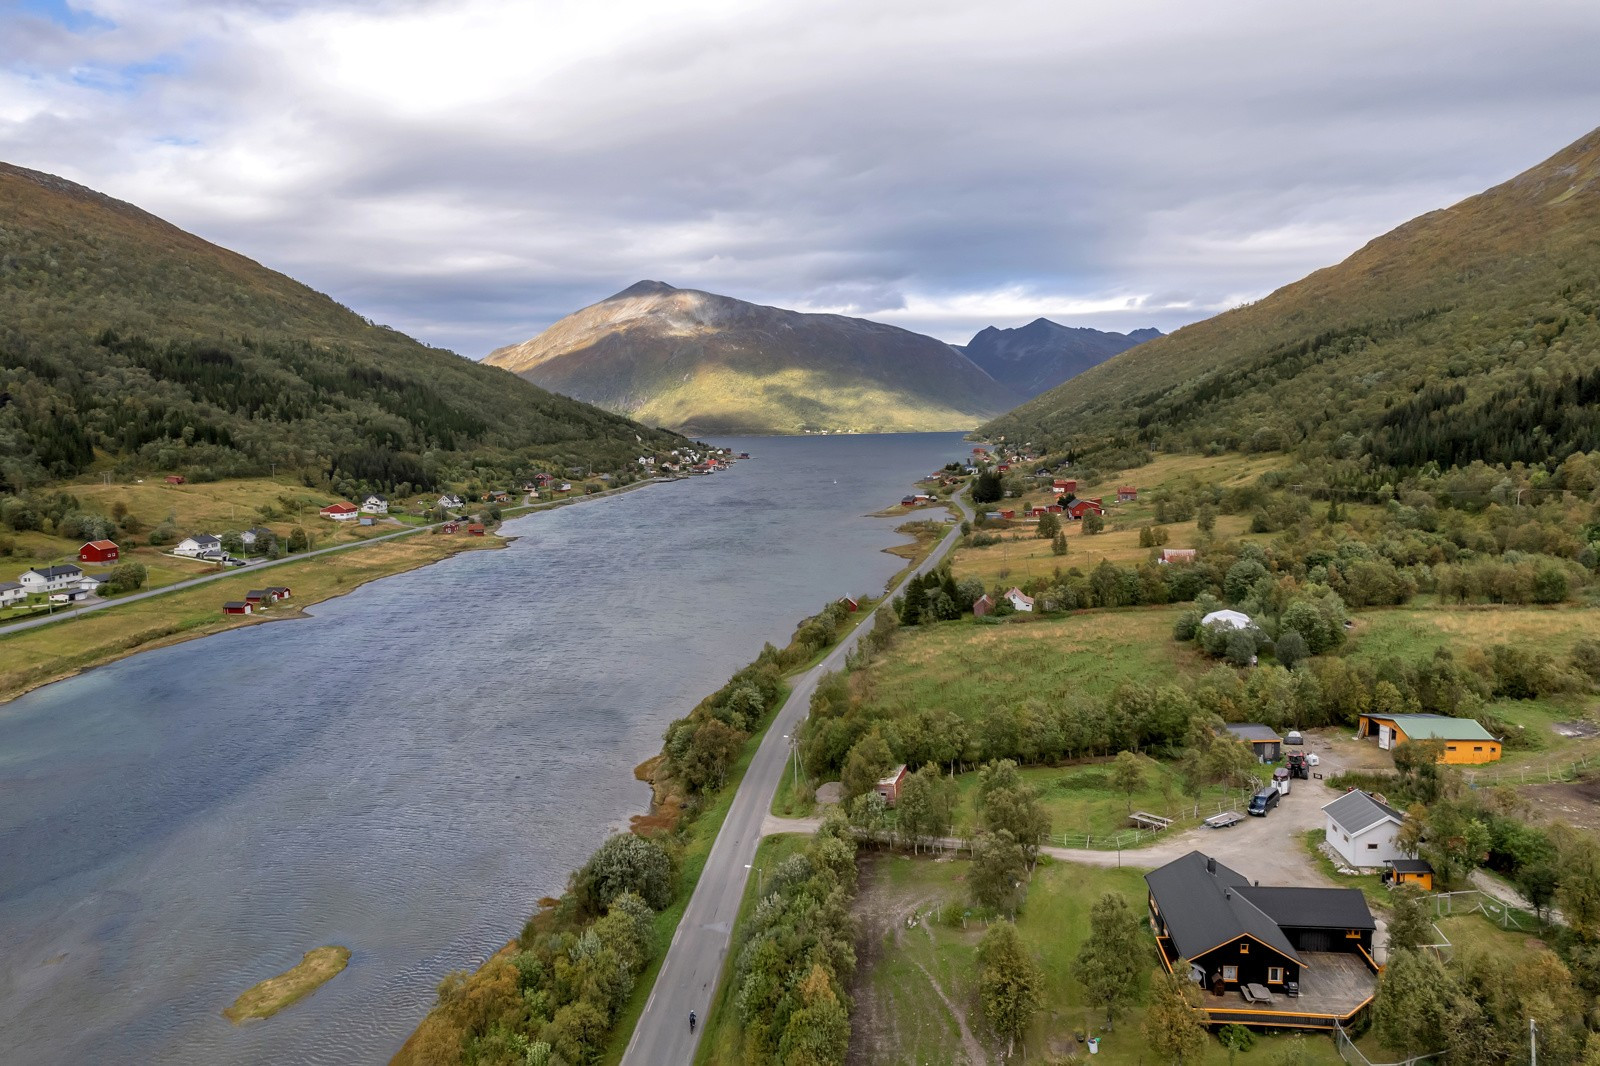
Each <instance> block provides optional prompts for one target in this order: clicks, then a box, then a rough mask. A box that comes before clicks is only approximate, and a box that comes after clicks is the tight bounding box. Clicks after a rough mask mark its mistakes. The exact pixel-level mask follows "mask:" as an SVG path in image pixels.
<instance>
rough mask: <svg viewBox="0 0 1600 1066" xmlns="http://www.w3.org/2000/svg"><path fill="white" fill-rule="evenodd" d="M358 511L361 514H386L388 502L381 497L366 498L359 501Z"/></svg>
mask: <svg viewBox="0 0 1600 1066" xmlns="http://www.w3.org/2000/svg"><path fill="white" fill-rule="evenodd" d="M360 510H361V513H362V514H388V513H389V501H388V499H387V498H385V497H383V496H378V495H372V496H368V497H367V498H366V499H365V500H362V501H361V508H360Z"/></svg>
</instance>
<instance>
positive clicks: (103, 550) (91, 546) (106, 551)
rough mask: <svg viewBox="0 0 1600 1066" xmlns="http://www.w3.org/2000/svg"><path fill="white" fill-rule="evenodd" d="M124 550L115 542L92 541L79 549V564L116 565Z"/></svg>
mask: <svg viewBox="0 0 1600 1066" xmlns="http://www.w3.org/2000/svg"><path fill="white" fill-rule="evenodd" d="M121 554H122V549H121V548H118V547H117V545H116V543H115V542H114V541H109V540H91V541H90V542H89V543H87V544H85V545H84V546H83V547H81V548H79V549H78V562H80V563H114V562H116V561H117V559H118V558H119V557H120V556H121Z"/></svg>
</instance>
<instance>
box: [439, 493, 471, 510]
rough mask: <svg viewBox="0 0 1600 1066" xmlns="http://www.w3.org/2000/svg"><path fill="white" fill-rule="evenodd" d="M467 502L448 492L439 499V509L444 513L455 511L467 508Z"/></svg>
mask: <svg viewBox="0 0 1600 1066" xmlns="http://www.w3.org/2000/svg"><path fill="white" fill-rule="evenodd" d="M466 505H467V504H466V501H465V500H463V499H462V498H461V497H460V496H457V495H455V494H454V493H450V492H447V493H445V494H444V495H443V496H440V497H439V508H440V510H444V511H455V510H459V509H461V508H462V507H465V506H466Z"/></svg>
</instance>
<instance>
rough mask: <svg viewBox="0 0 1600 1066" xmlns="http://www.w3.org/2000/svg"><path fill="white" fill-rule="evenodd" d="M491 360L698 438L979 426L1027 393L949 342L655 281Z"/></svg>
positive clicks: (503, 349)
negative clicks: (997, 378) (1008, 385)
mask: <svg viewBox="0 0 1600 1066" xmlns="http://www.w3.org/2000/svg"><path fill="white" fill-rule="evenodd" d="M484 362H485V363H487V364H489V365H492V366H499V367H504V368H505V369H508V370H511V371H513V372H515V373H517V374H519V375H521V376H523V377H525V378H527V379H528V380H530V381H532V382H534V383H535V384H538V385H541V386H542V387H544V388H548V389H551V390H553V391H556V392H559V393H562V394H564V395H569V396H573V397H576V398H579V399H583V400H587V401H589V402H592V403H596V404H598V405H600V406H601V407H604V408H606V409H607V410H612V411H617V412H620V413H626V414H628V415H629V416H631V417H635V418H639V419H641V420H645V421H649V422H652V423H654V424H659V425H664V426H669V427H672V428H675V429H680V430H684V431H691V432H695V433H702V434H705V433H797V432H815V431H827V432H911V431H930V430H956V429H970V428H972V427H973V426H974V425H976V424H977V423H978V422H979V421H981V420H982V419H983V418H985V417H989V416H992V415H993V414H997V413H999V412H1001V411H1003V410H1005V409H1006V408H1008V407H1010V406H1011V405H1012V404H1013V403H1015V401H1016V399H1017V398H1018V397H1017V395H1016V394H1015V393H1013V392H1011V391H1010V390H1008V389H1007V388H1005V387H1004V386H1003V385H1001V384H1000V383H998V382H996V381H995V380H994V379H993V378H992V377H990V376H989V374H987V373H986V372H985V371H984V370H982V369H981V368H979V367H978V366H977V365H976V364H975V363H973V362H972V360H970V359H968V358H967V357H966V356H965V355H964V354H962V353H961V352H960V351H959V350H957V349H956V348H955V347H954V346H952V345H949V344H946V343H944V342H943V341H939V340H935V339H934V338H932V337H926V336H923V335H922V334H919V333H913V332H911V331H910V330H905V329H902V328H900V327H898V326H890V325H886V324H884V323H881V322H873V321H871V320H868V319H860V318H851V317H848V316H845V315H836V314H816V313H809V312H801V311H792V310H789V309H786V308H780V307H770V306H766V305H762V304H755V303H750V302H747V301H744V300H738V299H735V298H734V297H730V296H722V295H719V294H716V293H710V292H705V291H703V290H699V289H680V288H676V287H674V286H671V285H668V284H666V283H665V282H659V281H651V280H644V281H639V282H636V283H634V284H633V285H630V286H628V287H627V288H626V289H623V290H622V291H621V292H618V293H616V294H615V295H612V296H609V297H607V298H605V299H603V300H600V301H597V302H596V303H593V304H590V305H589V306H587V307H584V308H581V309H580V310H578V311H575V312H573V313H572V314H570V315H567V316H565V317H564V318H562V319H560V320H559V321H557V322H555V323H554V324H552V325H551V326H550V327H549V328H547V329H545V330H544V331H543V332H541V333H539V334H537V335H536V336H534V337H531V338H529V339H528V340H525V341H522V342H520V343H518V344H508V345H504V346H502V347H500V348H497V349H495V350H494V351H493V352H491V353H489V355H488V356H486V357H485V359H484Z"/></svg>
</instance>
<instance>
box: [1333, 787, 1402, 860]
mask: <svg viewBox="0 0 1600 1066" xmlns="http://www.w3.org/2000/svg"><path fill="white" fill-rule="evenodd" d="M1322 813H1323V816H1324V825H1323V833H1324V835H1325V836H1326V838H1327V841H1328V846H1329V847H1330V848H1332V849H1333V850H1334V851H1335V852H1336V853H1337V854H1338V855H1339V857H1340V858H1342V859H1343V860H1344V861H1345V862H1346V863H1348V864H1349V865H1351V866H1354V867H1357V868H1360V867H1373V868H1376V867H1379V866H1382V865H1384V864H1385V863H1388V862H1390V861H1392V860H1394V859H1404V858H1408V856H1407V855H1406V853H1405V851H1403V850H1402V849H1401V848H1400V846H1399V845H1398V844H1397V843H1396V842H1395V837H1396V836H1397V835H1398V834H1399V832H1400V826H1401V824H1402V823H1403V822H1404V821H1405V817H1406V816H1405V815H1404V814H1402V813H1401V812H1399V811H1397V810H1395V809H1394V808H1393V807H1391V806H1389V805H1388V804H1387V803H1384V802H1383V801H1382V800H1380V799H1378V798H1377V797H1376V796H1374V795H1373V794H1372V793H1370V792H1364V791H1362V790H1361V789H1359V788H1357V789H1351V790H1350V791H1349V792H1346V793H1345V794H1344V795H1342V796H1340V797H1339V798H1338V799H1336V800H1334V801H1332V802H1331V803H1326V804H1323V807H1322Z"/></svg>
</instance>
